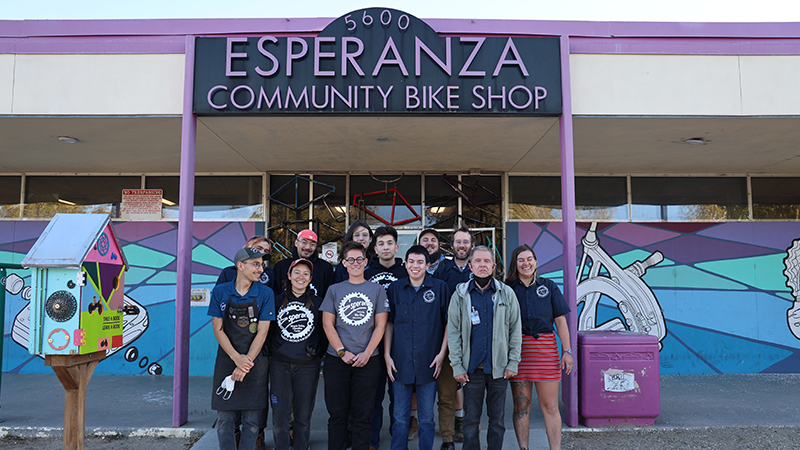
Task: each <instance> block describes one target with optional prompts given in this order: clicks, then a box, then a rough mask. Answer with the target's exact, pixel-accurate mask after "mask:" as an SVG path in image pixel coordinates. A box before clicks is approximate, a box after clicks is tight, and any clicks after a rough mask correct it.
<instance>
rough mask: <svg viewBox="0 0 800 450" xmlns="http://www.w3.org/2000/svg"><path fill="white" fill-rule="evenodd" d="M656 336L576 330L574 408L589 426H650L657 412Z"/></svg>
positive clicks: (658, 412) (659, 405)
mask: <svg viewBox="0 0 800 450" xmlns="http://www.w3.org/2000/svg"><path fill="white" fill-rule="evenodd" d="M658 350H659V349H658V337H656V336H651V335H647V334H639V333H632V332H630V331H607V330H594V331H579V332H578V358H579V362H580V367H579V371H578V389H579V393H578V399H579V401H578V412H579V414H580V422H581V424H583V425H586V426H589V427H602V426H614V425H634V426H642V425H653V423H654V420H655V418H656V417H658V415H659V414H661V385H660V380H659V366H658Z"/></svg>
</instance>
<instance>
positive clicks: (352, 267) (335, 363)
mask: <svg viewBox="0 0 800 450" xmlns="http://www.w3.org/2000/svg"><path fill="white" fill-rule="evenodd" d="M343 254H344V258H343V259H342V261H343V264H345V267H346V268H347V272H348V274H349V275H350V277H349V278H348V280H347V281H343V282H341V283H336V284H334V285H333V286H331V287H330V289H328V293H327V295H326V296H325V300H323V302H322V306H321V307H320V310H322V325H323V327H324V329H325V334H326V336H327V337H328V342H329V344H328V350H327V358H326V359H325V365H324V366H323V369H322V370H323V374H324V377H325V404H326V406H327V408H328V414H329V418H328V449H329V450H344V449H345V448H346V445H347V425H348V421H349V422H350V424H351V426H352V445H353V450H367V449H368V448H369V439H370V425H371V422H370V415H371V413H372V407H373V404H374V403H375V401H374V400H375V389H376V386H377V384H378V378H379V376H380V370H381V367H380V366H381V365H382V364H383V361H382V358H380V357H379V356H378V344H379V343H380V342H381V339H382V338H383V332H384V330H385V328H386V316H387V315H388V314H389V300H388V299H387V298H386V290H385V289H384V288H383V286H381V285H380V284H378V283H372V282H370V281H367V280H366V279H364V266H366V264H367V250H366V249H365V248H364V247H363V246H362V245H361V244H359V243H358V242H348V243H347V244H345V245H344V248H343Z"/></svg>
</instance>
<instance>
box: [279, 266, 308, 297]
mask: <svg viewBox="0 0 800 450" xmlns="http://www.w3.org/2000/svg"><path fill="white" fill-rule="evenodd" d="M300 264H302V265H304V266H306V267H308V268H309V269H310V270H311V273H312V275H313V273H314V263H312V262H311V261H309V260H307V259H305V258H300V262H298V263H297V264H295V265H294V266H293V267H292V268H291V269H289V273H288V274H287V275H291V273H292V270H294V268H295V267H297V266H299V265H300ZM309 287H310V285H308V286H306V290H305V291H304V292H303V294H307V295H306V296H307V297H308V299H307V300H306V308H309V309H311V306H312V305H313V304H314V303H313V302H312V301H311V297H312V295H313V293H312V292H311V289H309ZM290 292H291V293H292V295H294V291H292V280H290V279H289V278H286V279H285V280H283V303H282V304H281V306H280V308H279V309H283V308H286V306H287V305H289V293H290Z"/></svg>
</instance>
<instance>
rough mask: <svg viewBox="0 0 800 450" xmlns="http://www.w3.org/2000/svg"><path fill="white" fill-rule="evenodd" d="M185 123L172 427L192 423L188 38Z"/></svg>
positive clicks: (192, 123) (192, 132)
mask: <svg viewBox="0 0 800 450" xmlns="http://www.w3.org/2000/svg"><path fill="white" fill-rule="evenodd" d="M183 78H184V79H183V120H182V121H181V178H180V195H179V203H178V205H179V206H178V261H177V262H178V267H177V277H178V282H177V286H176V289H175V373H174V378H173V384H172V426H173V427H179V426H181V425H183V424H184V423H186V421H187V420H188V419H189V312H190V305H189V301H190V300H189V297H190V295H191V290H192V225H193V221H194V158H195V150H196V145H197V118H196V117H195V115H194V113H193V112H192V99H193V97H194V93H193V91H194V36H191V35H189V36H186V67H185V69H184V76H183Z"/></svg>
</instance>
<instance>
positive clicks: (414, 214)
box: [350, 174, 422, 229]
mask: <svg viewBox="0 0 800 450" xmlns="http://www.w3.org/2000/svg"><path fill="white" fill-rule="evenodd" d="M421 190H422V180H421V179H420V176H419V175H392V174H381V175H352V176H350V201H351V205H350V222H351V223H352V222H353V221H355V220H358V219H363V220H365V221H366V222H367V223H368V224H369V225H370V226H371V227H372V228H373V229H374V228H375V227H379V226H381V225H387V224H389V225H393V226H394V227H395V228H419V227H421V226H422V216H421V214H422V192H421Z"/></svg>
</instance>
